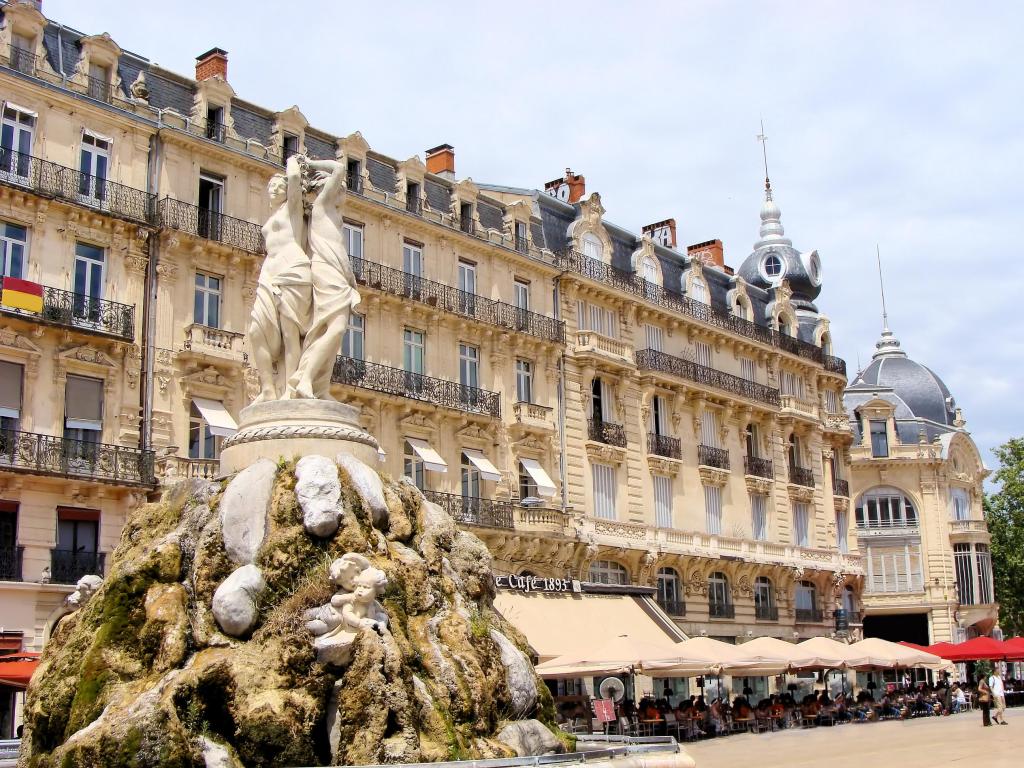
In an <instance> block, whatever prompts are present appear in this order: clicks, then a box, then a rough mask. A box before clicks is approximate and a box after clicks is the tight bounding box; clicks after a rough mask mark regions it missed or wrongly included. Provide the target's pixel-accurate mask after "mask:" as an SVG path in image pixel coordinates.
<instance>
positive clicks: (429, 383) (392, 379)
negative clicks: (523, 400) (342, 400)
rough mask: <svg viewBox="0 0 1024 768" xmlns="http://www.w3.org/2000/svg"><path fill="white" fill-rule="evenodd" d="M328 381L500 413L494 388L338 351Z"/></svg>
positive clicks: (487, 413)
mask: <svg viewBox="0 0 1024 768" xmlns="http://www.w3.org/2000/svg"><path fill="white" fill-rule="evenodd" d="M331 381H333V382H334V383H335V384H348V385H350V386H353V387H361V388H362V389H370V390H373V391H374V392H382V393H384V394H387V395H395V396H397V397H408V398H410V399H412V400H423V401H425V402H428V403H433V404H434V405H439V406H441V407H442V408H451V409H453V410H456V411H465V412H467V413H479V414H483V415H485V416H493V417H495V418H497V417H499V416H501V396H500V395H499V394H498V393H497V392H490V391H488V390H486V389H479V388H477V387H468V386H466V385H464V384H459V383H458V382H456V381H448V380H447V379H435V378H433V377H431V376H424V375H423V374H421V373H410V372H409V371H403V370H402V369H401V368H392V367H390V366H387V365H380V364H379V363H369V362H366V361H365V360H356V359H354V358H351V357H345V356H343V355H339V356H338V358H337V360H335V361H334V372H333V374H332V375H331Z"/></svg>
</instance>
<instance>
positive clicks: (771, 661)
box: [725, 637, 799, 675]
mask: <svg viewBox="0 0 1024 768" xmlns="http://www.w3.org/2000/svg"><path fill="white" fill-rule="evenodd" d="M798 654H799V652H798V651H797V647H796V646H795V645H794V644H793V643H787V642H786V641H785V640H780V639H779V638H777V637H756V638H754V639H753V640H748V641H747V642H745V643H743V644H742V645H738V646H736V658H737V660H738V661H739V664H740V665H741V666H736V667H733V666H732V665H731V664H730V665H727V668H726V669H725V671H726V672H727V673H732V672H733V670H734V669H735V670H736V672H737V673H738V674H743V675H781V674H782V673H783V672H787V671H789V668H790V666H791V665H792V664H793V661H794V660H795V659H796V658H797V656H798Z"/></svg>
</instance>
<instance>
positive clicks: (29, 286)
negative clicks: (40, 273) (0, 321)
mask: <svg viewBox="0 0 1024 768" xmlns="http://www.w3.org/2000/svg"><path fill="white" fill-rule="evenodd" d="M0 306H4V307H10V308H11V309H23V310H25V311H26V312H42V311H43V286H41V285H40V284H39V283H31V282H29V281H28V280H21V279H19V278H17V277H5V278H4V282H3V293H2V294H0Z"/></svg>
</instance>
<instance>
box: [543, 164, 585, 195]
mask: <svg viewBox="0 0 1024 768" xmlns="http://www.w3.org/2000/svg"><path fill="white" fill-rule="evenodd" d="M544 191H545V192H547V193H548V194H549V195H551V196H552V197H555V198H558V199H559V200H561V201H563V202H566V203H576V202H579V201H580V200H582V199H583V196H584V195H586V194H587V180H586V179H585V178H583V176H581V175H579V174H577V173H573V172H572V169H570V168H566V169H565V178H562V179H555V180H554V181H549V182H548V183H547V184H545V185H544Z"/></svg>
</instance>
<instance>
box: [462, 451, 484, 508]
mask: <svg viewBox="0 0 1024 768" xmlns="http://www.w3.org/2000/svg"><path fill="white" fill-rule="evenodd" d="M462 495H463V496H468V497H470V498H473V499H479V498H480V470H479V469H478V468H477V466H476V465H475V464H474V463H473V462H472V461H470V460H469V457H468V456H467V455H466V454H465V453H463V454H462Z"/></svg>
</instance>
